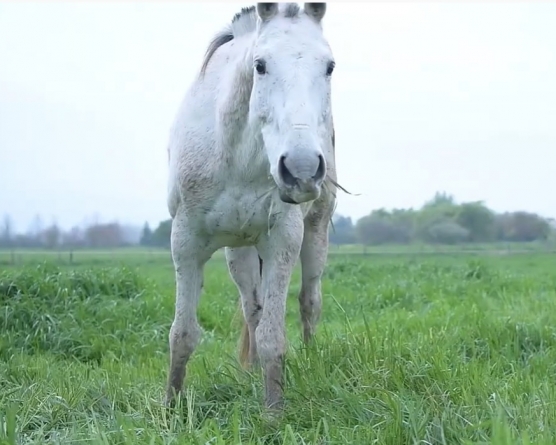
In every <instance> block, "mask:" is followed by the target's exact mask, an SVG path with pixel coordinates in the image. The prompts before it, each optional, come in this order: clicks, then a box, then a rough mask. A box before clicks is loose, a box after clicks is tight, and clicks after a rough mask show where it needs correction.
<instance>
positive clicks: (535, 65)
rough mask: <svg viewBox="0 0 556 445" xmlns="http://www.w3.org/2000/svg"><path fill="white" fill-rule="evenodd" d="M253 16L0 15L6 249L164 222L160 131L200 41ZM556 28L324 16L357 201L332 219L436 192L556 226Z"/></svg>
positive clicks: (453, 15) (378, 12) (496, 21)
mask: <svg viewBox="0 0 556 445" xmlns="http://www.w3.org/2000/svg"><path fill="white" fill-rule="evenodd" d="M248 4H250V3H249V2H247V3H229V4H217V3H205V4H201V3H169V2H166V3H143V2H141V3H132V2H126V3H93V2H89V3H87V2H79V3H77V2H71V3H69V2H67V3H54V2H48V3H44V4H28V3H0V65H1V66H2V70H1V71H0V165H1V166H2V172H1V174H0V187H1V188H2V190H4V191H5V192H4V193H2V194H0V211H1V212H2V214H3V215H4V214H7V215H10V216H11V218H12V219H13V222H14V225H15V227H16V229H17V231H18V232H20V231H23V232H24V231H26V230H27V227H29V226H30V225H31V224H32V223H33V219H34V218H35V216H36V215H40V216H41V218H42V220H43V222H44V223H45V225H49V224H50V223H51V222H52V220H53V219H56V221H57V223H58V224H59V226H60V227H63V228H70V227H73V226H76V225H81V224H82V223H84V222H85V221H86V220H87V219H89V220H92V219H94V218H95V217H97V218H98V219H99V220H100V221H103V222H107V221H118V222H120V223H121V224H124V225H128V224H130V225H134V226H141V227H142V226H143V224H144V223H145V221H146V222H148V223H149V225H150V226H151V227H155V226H156V225H157V224H158V222H160V221H163V220H166V219H169V218H170V216H169V214H168V211H167V209H166V177H167V176H166V174H167V173H166V144H167V141H168V137H169V130H170V126H171V125H172V123H173V120H174V117H175V113H176V112H177V109H178V105H179V103H180V102H181V100H182V98H183V95H184V94H185V92H186V90H187V88H188V87H189V82H190V81H191V80H192V79H193V77H194V76H195V75H196V73H197V72H198V70H199V68H200V65H201V62H202V57H203V54H204V52H205V50H206V48H207V46H208V44H209V41H210V39H211V38H212V37H213V35H214V34H216V33H217V32H218V31H219V30H220V29H221V28H222V26H224V25H226V24H227V23H229V22H230V21H231V19H232V17H233V15H234V14H235V13H236V12H238V11H239V10H240V9H241V7H242V6H246V5H248ZM555 16H556V4H551V3H494V4H479V3H471V4H464V3H424V2H423V3H418V4H407V3H405V4H399V3H395V4H385V3H357V4H356V3H351V4H342V3H330V4H329V5H328V10H327V13H326V16H325V18H324V21H323V23H324V25H323V26H324V32H325V35H326V36H327V38H328V40H329V42H330V44H331V46H332V50H333V52H334V54H335V57H336V59H337V66H336V70H335V75H334V78H333V93H332V94H333V98H332V100H333V109H334V120H335V126H336V134H337V151H336V158H337V169H338V178H339V183H340V184H341V185H342V186H344V187H345V188H346V189H347V190H349V191H350V192H351V193H353V194H354V195H353V196H350V195H346V194H345V193H343V192H341V191H339V192H338V206H337V210H336V213H337V214H341V215H343V216H349V217H351V218H352V219H353V220H357V219H359V218H361V217H362V216H365V215H367V214H368V213H370V212H371V211H372V210H373V209H379V208H386V209H392V208H420V207H421V205H422V204H423V203H424V202H425V201H427V200H428V199H430V198H431V197H432V196H433V195H434V193H435V192H436V191H439V190H446V191H447V192H448V193H450V194H451V195H453V196H455V198H456V201H457V202H458V203H459V202H469V201H483V202H484V203H485V205H486V206H487V207H489V208H491V209H492V210H494V211H496V212H498V213H502V212H505V211H508V212H511V211H520V210H521V211H527V212H532V213H537V214H539V215H541V216H543V217H547V218H554V217H556V196H555V195H554V194H553V193H551V191H550V187H547V186H546V184H547V183H548V184H550V183H553V182H554V181H553V176H554V174H553V167H551V166H553V165H555V164H556V162H555V161H556V150H555V148H556V128H555V127H556V126H555V125H554V122H556V84H555V82H554V81H553V79H555V78H556V28H555V27H554V26H553V23H552V20H551V17H555ZM14 42H16V44H14ZM353 42H365V46H363V45H353ZM355 195H359V196H355ZM361 209H363V210H361Z"/></svg>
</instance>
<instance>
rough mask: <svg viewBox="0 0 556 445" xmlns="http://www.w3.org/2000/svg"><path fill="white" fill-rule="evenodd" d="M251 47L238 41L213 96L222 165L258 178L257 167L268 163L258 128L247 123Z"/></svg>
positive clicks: (249, 41)
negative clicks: (223, 162) (215, 96)
mask: <svg viewBox="0 0 556 445" xmlns="http://www.w3.org/2000/svg"><path fill="white" fill-rule="evenodd" d="M253 43H254V40H253V38H248V37H244V38H242V41H239V40H238V42H237V44H238V45H237V46H238V47H237V48H236V49H235V50H234V54H231V57H230V60H229V61H226V62H225V63H226V64H227V66H226V67H225V68H224V74H223V76H222V77H221V79H220V82H221V86H220V88H218V92H217V93H216V94H217V98H216V107H217V116H218V118H217V119H218V123H217V134H218V136H217V137H218V140H219V144H218V145H219V147H220V156H221V158H222V160H223V161H225V165H231V166H234V167H236V170H238V169H239V170H241V171H242V173H246V172H248V173H249V174H250V176H252V175H256V174H257V172H256V170H257V167H259V166H260V167H261V168H266V166H265V165H264V164H265V162H268V161H267V158H266V152H265V151H264V147H263V144H262V136H261V134H260V128H259V127H258V126H257V125H256V124H251V123H250V122H249V101H250V98H251V91H252V89H253V70H252V66H251V61H252V48H253ZM236 170H234V172H235V171H236ZM266 171H268V169H266ZM234 172H230V174H232V175H233V174H234Z"/></svg>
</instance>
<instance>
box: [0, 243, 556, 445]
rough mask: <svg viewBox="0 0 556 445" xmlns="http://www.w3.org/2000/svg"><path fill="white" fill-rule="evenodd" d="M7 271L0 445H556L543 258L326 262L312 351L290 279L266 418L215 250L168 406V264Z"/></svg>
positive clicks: (33, 261) (57, 264) (96, 256)
mask: <svg viewBox="0 0 556 445" xmlns="http://www.w3.org/2000/svg"><path fill="white" fill-rule="evenodd" d="M348 251H349V249H348ZM484 251H485V252H488V249H484ZM17 258H18V261H17V264H16V265H15V266H14V265H11V264H10V254H9V253H8V252H4V253H0V326H1V332H2V335H1V336H0V444H2V445H3V444H16V443H17V444H20V443H21V444H31V443H33V444H43V443H54V444H57V443H60V444H82V443H88V444H396V445H398V444H400V445H401V444H472V443H473V444H494V445H502V444H529V443H530V444H553V443H554V437H556V386H555V377H556V273H555V272H556V259H555V256H554V254H553V253H547V252H534V251H531V252H528V253H519V254H504V255H488V254H476V253H475V254H473V253H464V254H461V253H460V254H458V253H442V254H440V253H434V252H432V253H431V252H429V253H427V254H425V252H417V251H414V252H406V253H404V252H397V253H392V254H391V255H378V254H376V255H373V254H371V255H366V256H364V255H357V254H353V253H352V254H332V255H331V256H330V259H329V262H328V265H327V269H326V273H325V278H324V282H323V300H324V304H323V314H322V318H321V322H320V324H319V327H318V330H317V335H316V341H315V343H314V344H313V345H311V346H310V347H308V348H305V347H303V346H302V343H301V337H300V327H299V322H298V320H299V315H298V314H299V312H298V304H297V293H298V289H299V282H300V274H299V265H298V266H297V267H296V271H295V274H294V276H293V278H292V283H291V285H290V291H289V297H288V302H287V325H288V342H289V346H288V356H287V359H286V390H285V391H286V392H285V396H286V408H285V412H284V415H283V418H282V419H280V420H278V421H275V422H270V421H268V419H267V418H265V417H264V411H263V408H262V406H261V400H262V396H263V388H262V379H261V375H260V373H259V374H257V375H251V374H250V373H247V372H245V371H243V370H241V369H240V367H239V365H238V363H237V358H236V357H237V354H236V353H237V339H238V336H239V329H240V318H239V317H240V313H239V311H238V305H237V302H238V293H237V290H236V288H235V286H234V284H233V283H232V281H231V279H230V277H229V275H228V271H227V268H226V263H225V261H224V259H223V255H221V254H220V252H219V253H218V255H215V257H214V258H213V259H212V260H211V261H210V262H209V264H208V265H207V268H206V272H205V277H206V279H205V288H204V293H203V296H202V299H201V303H200V305H199V320H200V323H201V326H202V328H203V330H204V333H203V337H202V340H201V343H200V345H199V347H198V348H197V350H196V352H195V354H194V356H193V358H192V359H191V362H190V365H189V368H188V375H187V377H186V382H187V383H186V385H187V399H186V400H182V401H181V404H180V405H179V406H178V407H177V408H176V409H173V410H168V409H165V408H164V407H163V406H162V402H163V397H164V385H165V383H166V375H167V370H168V331H169V328H170V324H171V322H172V318H173V310H174V275H173V269H172V263H171V259H170V254H169V252H152V253H146V252H134V251H127V252H125V251H122V252H112V253H109V252H108V253H100V252H99V253H86V254H80V253H76V255H75V257H74V261H73V263H72V264H68V262H67V261H66V257H65V256H64V255H60V257H59V258H58V256H57V255H50V256H49V255H46V254H45V255H30V254H29V255H23V256H21V257H17Z"/></svg>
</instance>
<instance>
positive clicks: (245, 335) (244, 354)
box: [239, 301, 250, 368]
mask: <svg viewBox="0 0 556 445" xmlns="http://www.w3.org/2000/svg"><path fill="white" fill-rule="evenodd" d="M240 309H241V301H240ZM249 341H250V340H249V327H248V326H247V322H246V321H245V317H244V318H243V326H242V328H241V334H240V340H239V363H240V364H241V366H242V367H243V368H247V365H248V363H247V360H248V358H249Z"/></svg>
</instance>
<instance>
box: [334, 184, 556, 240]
mask: <svg viewBox="0 0 556 445" xmlns="http://www.w3.org/2000/svg"><path fill="white" fill-rule="evenodd" d="M332 226H333V228H332V230H331V231H330V241H331V242H332V243H334V244H355V243H358V244H363V245H368V246H373V245H375V246H376V245H382V244H410V243H424V244H459V243H490V242H501V241H502V242H532V241H546V240H548V239H549V238H554V236H555V233H556V221H555V220H554V219H551V218H544V217H542V216H540V215H538V214H536V213H531V212H525V211H516V212H504V213H496V212H495V211H493V210H491V209H489V208H488V207H487V206H486V205H485V204H484V203H483V202H481V201H477V202H463V203H457V202H456V201H455V199H454V197H453V196H451V195H448V194H446V193H436V194H435V196H434V197H433V198H432V199H431V200H429V201H427V202H425V204H424V205H423V206H422V207H421V208H419V209H394V210H391V211H388V210H385V209H377V210H373V211H372V212H371V213H370V214H368V215H366V216H364V217H362V218H360V219H358V220H357V221H356V222H355V223H354V222H353V221H352V219H351V218H350V217H345V216H342V215H336V216H335V217H334V219H333V222H332Z"/></svg>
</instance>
